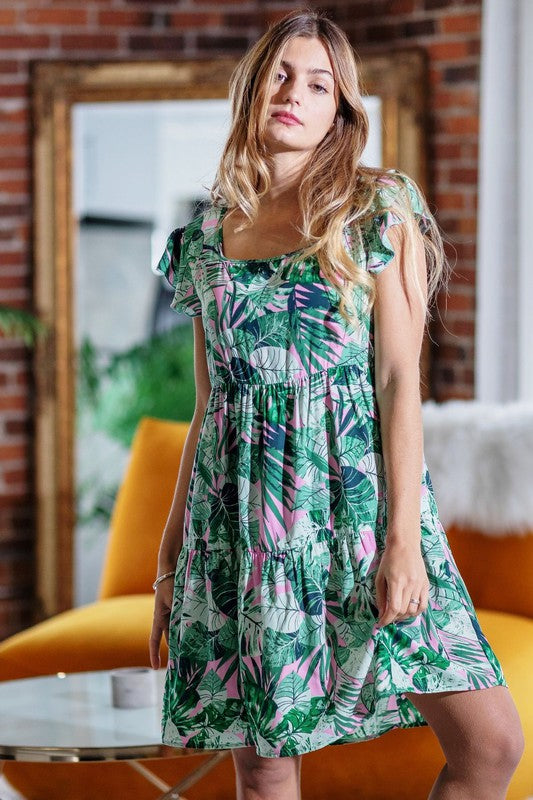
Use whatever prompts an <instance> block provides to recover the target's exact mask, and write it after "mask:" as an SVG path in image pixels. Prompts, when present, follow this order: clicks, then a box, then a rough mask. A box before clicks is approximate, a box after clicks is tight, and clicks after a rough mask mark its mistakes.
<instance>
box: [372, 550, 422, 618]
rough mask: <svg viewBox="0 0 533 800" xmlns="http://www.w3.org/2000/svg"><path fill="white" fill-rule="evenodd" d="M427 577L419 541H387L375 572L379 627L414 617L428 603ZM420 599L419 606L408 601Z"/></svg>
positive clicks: (420, 612)
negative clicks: (414, 542)
mask: <svg viewBox="0 0 533 800" xmlns="http://www.w3.org/2000/svg"><path fill="white" fill-rule="evenodd" d="M428 597H429V580H428V576H427V571H426V566H425V563H424V559H423V558H422V553H421V550H420V542H416V544H413V543H404V542H396V541H395V542H390V543H388V544H387V545H386V546H385V550H384V552H383V555H382V557H381V562H380V565H379V568H378V571H377V574H376V600H377V606H378V611H379V620H378V627H380V628H382V627H384V626H385V625H388V624H389V623H390V622H396V621H398V620H402V619H407V618H409V617H416V616H417V615H418V614H422V613H423V612H424V611H425V610H426V608H427V605H428ZM412 598H414V599H415V600H420V602H419V603H418V605H416V604H415V603H411V602H410V600H411V599H412Z"/></svg>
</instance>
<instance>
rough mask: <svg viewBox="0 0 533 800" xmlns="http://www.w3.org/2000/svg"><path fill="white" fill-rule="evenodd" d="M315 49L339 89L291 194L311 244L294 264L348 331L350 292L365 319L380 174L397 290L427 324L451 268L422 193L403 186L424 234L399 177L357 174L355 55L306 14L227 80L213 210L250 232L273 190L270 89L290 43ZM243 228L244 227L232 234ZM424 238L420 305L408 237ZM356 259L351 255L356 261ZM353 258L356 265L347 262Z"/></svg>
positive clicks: (268, 36)
mask: <svg viewBox="0 0 533 800" xmlns="http://www.w3.org/2000/svg"><path fill="white" fill-rule="evenodd" d="M300 36H302V37H308V38H316V39H318V40H319V41H320V42H321V43H322V44H323V45H324V47H325V48H326V51H327V52H328V54H329V58H330V60H331V64H332V66H333V74H334V78H335V84H336V86H337V87H338V92H339V96H338V104H337V112H336V115H335V120H334V124H333V127H332V128H331V129H330V130H329V131H328V133H327V134H326V136H325V137H324V138H323V139H322V141H321V142H320V143H319V144H318V145H317V147H316V148H315V150H314V152H313V154H312V157H311V158H309V160H308V163H307V165H306V169H305V170H304V171H303V175H302V180H301V183H300V185H299V190H298V201H299V205H300V209H301V214H302V220H303V222H302V225H301V227H299V231H300V233H301V234H302V239H303V241H305V242H309V244H308V245H307V246H306V247H305V249H304V250H303V252H300V254H299V256H298V257H299V258H305V257H308V256H311V255H313V254H316V258H317V260H318V263H319V266H320V269H321V271H322V273H323V275H324V277H325V278H326V279H327V280H328V281H329V282H330V283H331V284H332V285H333V286H334V287H335V288H336V290H337V291H338V293H339V297H340V301H339V312H340V313H341V314H342V316H343V317H344V318H345V319H346V321H347V322H348V323H352V324H355V322H356V320H357V319H358V314H359V309H358V308H357V307H356V305H355V303H354V300H353V297H354V288H355V287H358V286H360V287H363V289H364V290H365V294H366V299H367V304H366V309H367V310H369V309H371V308H372V306H373V304H374V302H375V297H376V286H375V276H373V275H372V274H371V273H369V272H368V271H367V269H365V267H364V264H363V265H361V263H360V255H361V254H364V238H363V230H364V225H365V223H367V222H368V221H369V220H371V218H372V217H373V216H374V215H375V214H376V209H375V200H376V193H377V192H378V188H379V181H380V179H381V178H383V177H384V175H385V174H386V176H387V182H389V183H390V182H391V181H394V183H396V184H397V188H398V191H397V192H396V191H395V192H394V207H391V206H390V205H389V206H386V205H380V206H379V213H380V214H381V213H384V212H386V211H388V210H392V211H393V212H394V213H395V214H397V215H399V216H400V217H401V219H402V220H403V221H404V222H405V239H404V248H405V249H404V250H403V252H404V254H405V257H404V258H402V259H401V265H402V266H401V268H402V270H404V275H403V276H402V278H403V280H404V281H405V280H408V279H409V278H411V279H412V281H413V282H414V285H415V287H416V293H417V295H418V297H419V300H420V302H421V303H422V305H423V309H424V315H425V317H426V318H427V319H431V315H430V313H429V306H430V305H431V302H432V300H433V299H434V297H435V296H436V294H437V291H438V290H439V289H440V286H441V283H443V282H444V277H445V272H446V268H447V266H448V264H447V261H446V258H445V254H444V248H443V243H442V237H441V234H440V231H439V228H438V226H437V223H436V221H435V219H434V217H433V215H432V214H431V212H430V210H429V208H428V205H427V202H426V200H425V198H424V196H423V193H422V192H421V190H420V187H418V185H417V184H416V183H415V182H414V181H413V179H412V178H409V180H410V182H411V184H412V186H413V188H414V189H415V191H416V192H417V193H418V194H419V200H420V206H421V208H422V210H423V213H424V216H425V217H426V220H425V226H424V227H425V230H424V231H421V229H420V228H419V226H418V224H417V220H416V217H415V215H414V213H413V210H412V206H411V202H410V197H409V192H408V191H407V189H406V185H405V183H404V180H403V177H402V176H403V173H401V172H400V171H399V170H396V171H395V173H390V172H387V173H386V172H385V170H384V169H379V168H373V167H368V166H364V165H363V164H361V156H362V153H363V150H364V148H365V145H366V143H367V139H368V135H369V120H368V116H367V113H366V111H365V108H364V105H363V100H362V96H361V88H360V79H359V72H358V68H357V63H356V56H355V53H354V50H353V48H352V46H351V44H350V42H349V40H348V38H347V36H346V34H345V33H344V31H342V29H341V28H339V27H338V25H336V24H335V23H334V22H332V21H331V20H330V19H328V18H327V17H326V16H325V13H324V12H321V11H315V10H312V9H308V8H305V9H297V10H295V11H293V12H291V13H290V14H287V15H286V16H285V17H283V18H282V19H281V20H280V21H278V22H276V23H275V24H273V25H272V26H271V27H270V28H269V29H268V30H267V31H266V33H264V34H263V36H261V38H260V39H259V40H258V41H257V42H256V43H255V44H254V45H253V46H252V47H251V48H250V49H249V50H248V51H247V52H246V53H245V55H244V56H243V58H242V59H241V60H240V61H239V63H238V64H237V66H236V68H235V70H234V72H233V74H232V76H231V79H230V87H229V88H230V100H231V109H232V121H231V127H230V132H229V135H228V139H227V142H226V144H225V147H224V150H223V153H222V157H221V160H220V163H219V166H218V170H217V174H216V177H215V181H214V183H213V185H212V187H211V191H210V196H211V202H212V203H213V205H214V206H218V207H224V208H227V209H228V211H231V210H233V209H237V208H240V209H241V211H242V212H243V214H244V215H245V217H247V218H248V220H249V223H248V224H249V225H251V224H253V223H254V221H255V219H256V217H257V214H258V211H259V207H260V200H261V197H262V196H263V195H265V194H266V193H267V192H268V191H269V188H270V185H271V178H270V174H271V173H270V165H271V156H270V155H269V153H268V152H267V150H266V148H265V145H264V144H263V131H264V129H265V126H266V122H267V115H268V105H269V102H270V95H271V87H272V86H273V83H274V80H275V78H276V75H277V73H278V71H279V69H280V65H281V63H280V62H281V60H282V56H283V50H284V48H285V45H286V44H287V42H288V41H289V40H290V39H292V38H295V37H300ZM348 224H349V225H350V232H351V236H352V241H353V242H354V245H355V246H354V248H353V249H352V253H351V254H350V253H349V252H348V251H347V249H346V247H345V246H344V244H343V231H344V228H345V226H346V225H348ZM244 227H246V224H244V223H243V225H241V226H240V227H239V228H237V229H236V230H242V229H243V228H244ZM416 236H422V239H423V243H424V251H425V256H426V268H427V295H426V296H425V294H424V292H423V291H422V287H421V286H420V281H419V279H418V273H417V268H416V260H415V257H414V246H415V237H416ZM354 251H355V252H354ZM352 256H353V257H352Z"/></svg>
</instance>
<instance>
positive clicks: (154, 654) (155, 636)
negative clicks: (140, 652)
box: [149, 619, 163, 669]
mask: <svg viewBox="0 0 533 800" xmlns="http://www.w3.org/2000/svg"><path fill="white" fill-rule="evenodd" d="M162 633H163V630H162V628H161V627H160V626H159V625H158V624H157V623H156V621H155V619H154V622H153V623H152V632H151V633H150V641H149V649H150V664H151V666H152V669H159V667H160V666H161V656H160V654H159V649H160V646H161V635H162Z"/></svg>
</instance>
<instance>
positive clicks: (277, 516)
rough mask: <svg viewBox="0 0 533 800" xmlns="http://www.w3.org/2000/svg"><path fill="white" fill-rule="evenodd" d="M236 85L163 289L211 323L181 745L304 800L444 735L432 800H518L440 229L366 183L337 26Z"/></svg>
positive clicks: (170, 681) (184, 509) (195, 456)
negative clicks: (438, 404)
mask: <svg viewBox="0 0 533 800" xmlns="http://www.w3.org/2000/svg"><path fill="white" fill-rule="evenodd" d="M230 89H231V98H232V105H233V121H232V127H231V131H230V134H229V137H228V141H227V144H226V147H225V149H224V152H223V155H222V159H221V163H220V166H219V170H218V173H217V179H216V181H215V184H214V186H213V188H212V191H211V199H212V203H211V205H210V206H209V207H208V208H207V209H206V210H205V211H204V212H203V213H201V214H199V215H198V216H197V217H195V219H194V220H193V221H192V222H190V223H189V224H188V225H186V226H185V227H184V228H178V229H176V230H175V231H173V232H172V233H171V235H170V237H169V240H168V243H167V247H166V250H165V253H164V255H163V257H162V258H161V261H160V262H159V264H158V266H157V268H156V271H157V272H159V273H161V274H163V275H165V276H166V278H167V279H168V280H169V281H170V283H171V284H172V286H173V287H174V289H175V296H174V301H173V304H172V305H173V307H174V308H176V309H178V310H181V311H184V312H186V313H187V314H189V315H190V316H192V317H193V318H194V334H195V378H196V392H197V402H196V410H195V413H194V417H193V420H192V423H191V427H190V432H189V434H188V437H187V441H186V444H185V447H184V451H183V456H182V463H181V466H180V473H179V477H178V482H177V486H176V491H175V497H174V501H173V503H172V507H171V510H170V514H169V518H168V522H167V525H166V528H165V531H164V534H163V538H162V543H161V549H160V554H159V569H158V579H157V581H156V583H155V589H156V600H155V612H154V622H153V630H152V635H151V640H150V652H151V662H152V666H153V667H154V668H158V667H159V664H160V657H159V648H160V643H161V638H162V635H163V634H165V636H166V637H167V640H168V641H169V648H170V655H169V663H168V669H167V680H166V687H165V700H164V712H163V715H164V719H163V739H164V741H165V742H166V743H167V744H170V745H175V746H179V747H187V746H189V747H195V748H216V749H222V748H231V749H232V750H233V757H234V763H235V767H236V776H237V786H238V797H239V798H240V800H245V799H248V798H252V797H253V798H261V800H271V799H273V798H276V800H277V799H278V798H283V800H294V798H298V797H299V770H300V758H301V755H302V754H303V753H305V752H308V751H311V750H316V749H318V748H320V747H324V746H326V745H328V744H331V743H333V742H337V743H339V742H353V741H360V740H364V739H370V738H374V737H376V736H379V735H381V734H382V733H384V732H385V731H387V730H390V729H392V728H396V727H413V726H418V725H426V724H429V725H430V726H431V727H432V728H433V730H434V732H435V733H436V735H437V736H438V738H439V741H440V743H441V745H442V748H443V750H444V753H445V755H446V765H445V766H444V768H443V770H442V771H441V773H440V774H439V776H438V777H437V780H436V782H435V785H434V787H433V789H432V792H431V795H430V797H431V799H432V800H437V798H438V800H445V798H446V800H448V798H453V800H463V799H464V800H466V799H467V798H468V799H469V800H480V798H483V800H502V799H503V798H504V797H505V793H506V788H507V786H508V784H509V782H510V779H511V776H512V774H513V772H514V770H515V768H516V766H517V764H518V761H519V759H520V756H521V753H522V748H523V743H522V732H521V727H520V722H519V719H518V714H517V711H516V708H515V706H514V704H513V701H512V699H511V696H510V693H509V690H508V687H507V683H506V681H505V678H504V676H503V674H502V670H501V666H500V664H499V662H498V660H497V658H496V656H495V654H494V653H493V651H492V649H491V648H490V646H489V644H488V642H487V640H486V638H485V637H484V635H483V633H482V631H481V630H480V629H479V625H478V623H477V618H476V615H475V611H474V608H473V606H472V602H471V599H470V597H469V595H468V592H467V590H466V587H465V585H464V583H463V581H462V579H461V576H460V574H459V573H458V571H457V567H456V564H455V562H454V559H453V556H452V554H451V553H450V550H449V547H448V542H447V539H446V535H445V533H444V531H443V529H442V526H441V524H440V522H439V519H438V514H437V507H436V504H435V499H434V496H433V491H432V487H431V480H430V476H429V474H428V471H427V467H426V464H425V461H424V456H423V445H422V424H421V408H420V392H419V357H420V350H421V344H422V336H423V331H424V325H425V320H426V316H427V305H428V302H429V301H430V300H431V298H432V297H433V295H434V294H435V292H436V290H437V288H438V286H439V285H442V284H443V274H444V267H445V260H444V257H443V249H442V240H441V239H440V236H439V232H438V228H437V225H436V223H435V221H434V219H433V217H432V215H431V213H430V212H429V209H428V207H427V204H426V202H425V200H424V198H423V196H422V194H421V192H420V190H419V189H418V187H417V186H416V184H415V183H414V181H412V180H411V179H410V178H409V177H408V176H406V175H404V174H403V173H400V172H399V171H398V170H379V169H371V168H368V167H365V166H363V165H362V164H361V155H362V152H363V149H364V146H365V143H366V140H367V136H368V120H367V116H366V113H365V110H364V107H363V105H362V101H361V95H360V92H359V89H358V75H357V68H356V63H355V59H354V55H353V51H352V49H351V47H350V45H349V42H348V40H347V38H346V36H345V35H344V33H343V32H342V31H341V30H340V29H339V28H338V27H337V26H336V25H335V24H333V23H332V22H331V21H329V20H328V19H327V18H326V17H325V16H324V15H321V14H319V13H316V12H308V11H304V12H298V11H297V12H293V13H292V14H289V15H288V16H287V17H285V18H284V19H283V20H281V21H280V22H278V23H277V24H276V25H274V26H273V27H272V28H271V29H270V30H269V31H268V32H267V33H265V34H264V36H263V37H262V38H261V39H260V40H259V41H258V42H257V43H256V44H255V46H254V47H252V48H251V50H250V51H249V52H248V53H247V54H246V55H245V56H244V58H243V59H242V60H241V62H240V63H239V65H238V67H237V68H236V70H235V73H234V75H233V77H232V81H231V87H230ZM182 530H183V533H184V537H183V541H182V537H181V531H182ZM172 578H173V579H174V580H171V579H172ZM173 584H174V587H173ZM472 690H481V691H472ZM384 769H386V765H384ZM355 777H356V776H354V779H355Z"/></svg>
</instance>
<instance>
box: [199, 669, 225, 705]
mask: <svg viewBox="0 0 533 800" xmlns="http://www.w3.org/2000/svg"><path fill="white" fill-rule="evenodd" d="M197 691H198V696H199V697H200V700H201V701H202V703H203V704H204V705H208V704H211V703H217V704H222V703H223V702H224V700H225V699H226V690H225V689H224V685H223V683H222V680H221V679H220V678H219V676H218V675H217V674H216V672H215V671H214V670H210V671H209V672H206V674H205V675H204V677H203V678H202V680H201V681H200V683H199V684H198V690H197Z"/></svg>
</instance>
